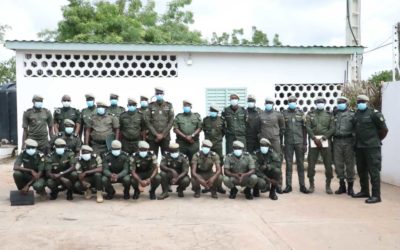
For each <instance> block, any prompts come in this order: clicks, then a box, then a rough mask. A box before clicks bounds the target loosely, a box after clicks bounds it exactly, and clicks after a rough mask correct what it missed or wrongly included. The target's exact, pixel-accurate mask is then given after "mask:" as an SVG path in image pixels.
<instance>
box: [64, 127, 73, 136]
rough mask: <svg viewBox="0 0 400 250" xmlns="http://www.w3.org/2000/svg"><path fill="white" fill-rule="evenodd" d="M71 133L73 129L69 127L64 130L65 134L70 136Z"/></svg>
mask: <svg viewBox="0 0 400 250" xmlns="http://www.w3.org/2000/svg"><path fill="white" fill-rule="evenodd" d="M72 132H74V128H71V127H66V128H65V133H67V134H69V135H70V134H72Z"/></svg>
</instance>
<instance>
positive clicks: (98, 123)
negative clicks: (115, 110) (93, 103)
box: [85, 102, 119, 155]
mask: <svg viewBox="0 0 400 250" xmlns="http://www.w3.org/2000/svg"><path fill="white" fill-rule="evenodd" d="M106 107H107V105H106V104H105V103H104V102H97V111H96V113H97V114H96V115H93V116H92V117H91V119H90V122H89V126H88V128H87V129H86V136H85V144H86V145H89V142H90V145H91V146H92V147H93V150H94V152H95V153H96V154H99V155H101V154H103V153H105V152H107V151H108V149H109V148H110V144H111V142H112V141H113V140H116V139H118V138H119V120H118V118H117V117H115V116H112V115H109V114H107V113H106Z"/></svg>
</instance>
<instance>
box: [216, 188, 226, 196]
mask: <svg viewBox="0 0 400 250" xmlns="http://www.w3.org/2000/svg"><path fill="white" fill-rule="evenodd" d="M217 192H218V193H220V194H226V190H225V189H224V188H223V187H222V186H219V187H217Z"/></svg>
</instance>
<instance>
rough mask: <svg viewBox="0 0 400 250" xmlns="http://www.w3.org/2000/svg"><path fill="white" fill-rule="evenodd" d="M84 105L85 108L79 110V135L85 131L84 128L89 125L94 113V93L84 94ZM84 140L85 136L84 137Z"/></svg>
mask: <svg viewBox="0 0 400 250" xmlns="http://www.w3.org/2000/svg"><path fill="white" fill-rule="evenodd" d="M85 98H86V106H87V108H84V109H82V110H81V118H80V120H81V129H80V134H79V135H80V137H82V134H85V133H86V129H87V128H88V127H89V123H90V120H91V119H92V116H93V115H96V110H97V109H96V105H95V102H94V101H95V98H94V95H92V94H86V95H85ZM84 141H86V138H85V139H84Z"/></svg>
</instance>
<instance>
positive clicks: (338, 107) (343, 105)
mask: <svg viewBox="0 0 400 250" xmlns="http://www.w3.org/2000/svg"><path fill="white" fill-rule="evenodd" d="M346 108H347V104H346V103H338V105H337V109H338V110H342V111H343V110H346Z"/></svg>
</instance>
